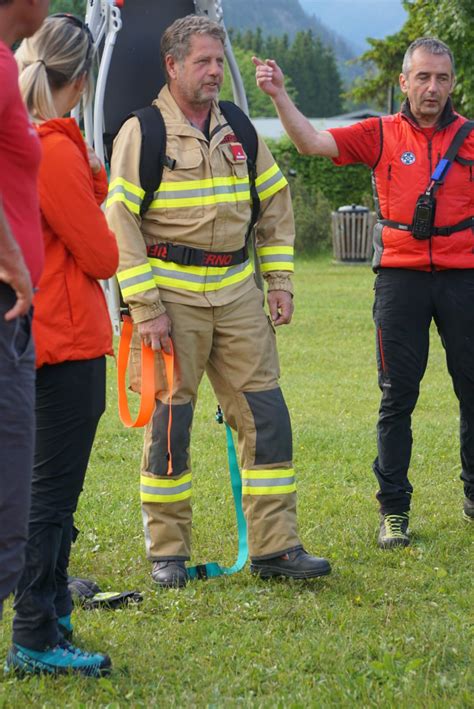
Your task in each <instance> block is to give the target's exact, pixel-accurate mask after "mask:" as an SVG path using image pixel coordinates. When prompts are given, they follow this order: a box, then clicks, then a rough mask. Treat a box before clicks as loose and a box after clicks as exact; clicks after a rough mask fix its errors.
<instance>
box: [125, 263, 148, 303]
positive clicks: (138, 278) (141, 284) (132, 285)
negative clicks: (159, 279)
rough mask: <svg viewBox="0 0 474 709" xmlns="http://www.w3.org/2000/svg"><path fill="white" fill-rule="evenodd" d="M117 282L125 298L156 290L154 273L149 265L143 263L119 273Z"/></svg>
mask: <svg viewBox="0 0 474 709" xmlns="http://www.w3.org/2000/svg"><path fill="white" fill-rule="evenodd" d="M117 280H118V282H119V285H120V290H121V291H122V295H123V297H124V298H126V297H128V296H131V295H135V294H136V293H141V292H142V291H147V290H152V289H153V288H156V283H155V280H154V278H153V271H152V269H151V266H150V264H149V263H142V264H140V265H139V266H133V268H127V269H125V270H124V271H120V272H119V273H117Z"/></svg>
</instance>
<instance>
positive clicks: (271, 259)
mask: <svg viewBox="0 0 474 709" xmlns="http://www.w3.org/2000/svg"><path fill="white" fill-rule="evenodd" d="M283 261H286V262H287V263H293V256H291V255H290V254H272V255H271V256H260V263H275V262H276V263H282V262H283Z"/></svg>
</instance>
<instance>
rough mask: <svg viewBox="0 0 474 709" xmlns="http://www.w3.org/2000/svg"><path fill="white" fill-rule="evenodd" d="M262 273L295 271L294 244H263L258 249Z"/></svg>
mask: <svg viewBox="0 0 474 709" xmlns="http://www.w3.org/2000/svg"><path fill="white" fill-rule="evenodd" d="M257 254H258V258H259V260H260V270H261V271H262V273H269V272H270V271H290V272H291V273H292V272H293V271H294V265H293V247H292V246H262V247H260V248H258V249H257Z"/></svg>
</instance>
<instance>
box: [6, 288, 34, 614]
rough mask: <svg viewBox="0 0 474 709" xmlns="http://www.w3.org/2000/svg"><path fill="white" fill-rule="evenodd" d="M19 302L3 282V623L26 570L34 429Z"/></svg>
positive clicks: (27, 338)
mask: <svg viewBox="0 0 474 709" xmlns="http://www.w3.org/2000/svg"><path fill="white" fill-rule="evenodd" d="M15 301H16V295H15V292H14V291H13V290H12V289H11V288H10V286H8V285H7V284H6V283H0V620H1V617H2V604H3V600H4V599H5V598H7V596H8V595H9V594H10V593H11V592H12V591H13V590H14V589H15V586H16V585H17V583H18V580H19V578H20V576H21V573H22V569H23V562H24V553H25V546H26V540H27V532H28V516H29V510H30V491H31V471H32V469H33V449H34V431H35V417H34V414H35V409H34V404H35V350H34V345H33V337H32V335H31V318H32V313H29V314H28V315H25V316H23V317H18V318H15V319H14V320H9V321H8V322H7V320H5V317H4V316H5V313H6V312H7V310H10V308H12V307H13V305H14V304H15Z"/></svg>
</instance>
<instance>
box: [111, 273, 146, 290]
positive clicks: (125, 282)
mask: <svg viewBox="0 0 474 709" xmlns="http://www.w3.org/2000/svg"><path fill="white" fill-rule="evenodd" d="M151 279H152V274H151V270H149V271H147V272H146V273H141V274H140V275H138V276H133V277H132V278H124V279H120V280H119V283H120V288H122V290H123V289H124V288H128V287H129V286H134V285H136V284H138V283H146V282H147V281H149V280H151Z"/></svg>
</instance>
